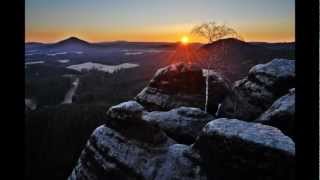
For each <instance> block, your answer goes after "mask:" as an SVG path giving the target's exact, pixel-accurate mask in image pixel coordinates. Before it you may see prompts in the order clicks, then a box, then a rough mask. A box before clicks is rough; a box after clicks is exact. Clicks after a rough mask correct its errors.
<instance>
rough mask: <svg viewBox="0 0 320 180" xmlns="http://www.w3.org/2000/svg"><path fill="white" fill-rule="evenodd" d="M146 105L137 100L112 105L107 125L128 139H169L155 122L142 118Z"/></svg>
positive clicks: (163, 140) (164, 140)
mask: <svg viewBox="0 0 320 180" xmlns="http://www.w3.org/2000/svg"><path fill="white" fill-rule="evenodd" d="M143 112H144V107H143V106H141V105H140V104H139V103H137V102H136V101H128V102H124V103H121V104H119V105H116V106H112V107H110V109H109V110H108V111H107V115H108V117H109V119H108V120H107V121H106V125H107V127H109V128H112V129H113V130H116V131H117V132H119V133H121V134H122V135H124V136H125V137H126V138H127V139H128V140H129V139H134V140H138V141H141V142H146V143H149V144H153V145H154V144H162V143H163V142H166V141H169V142H171V144H172V143H173V142H174V141H173V140H171V139H169V138H168V137H167V135H166V134H165V133H164V132H163V131H162V130H161V129H160V128H159V127H158V126H157V125H155V124H151V123H148V122H147V121H144V120H142V118H141V117H142V114H143Z"/></svg>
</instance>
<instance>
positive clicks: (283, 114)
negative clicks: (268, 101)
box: [255, 89, 295, 138]
mask: <svg viewBox="0 0 320 180" xmlns="http://www.w3.org/2000/svg"><path fill="white" fill-rule="evenodd" d="M294 121H295V89H291V90H290V92H289V93H288V94H286V95H285V96H282V97H280V98H279V99H278V100H276V101H275V102H274V103H273V104H272V106H271V107H270V108H269V109H268V110H267V111H265V112H264V113H263V114H262V115H261V116H260V117H259V118H258V119H257V120H255V122H258V123H262V124H266V125H270V126H273V127H277V128H278V129H280V130H281V131H282V132H283V133H285V134H286V135H288V136H290V137H292V138H293V137H294Z"/></svg>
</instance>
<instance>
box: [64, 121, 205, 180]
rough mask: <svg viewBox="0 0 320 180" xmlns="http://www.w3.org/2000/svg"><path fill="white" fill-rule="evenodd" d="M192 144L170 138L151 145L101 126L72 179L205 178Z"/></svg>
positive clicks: (188, 179) (162, 179)
mask: <svg viewBox="0 0 320 180" xmlns="http://www.w3.org/2000/svg"><path fill="white" fill-rule="evenodd" d="M193 153H194V151H192V150H191V148H190V147H189V146H186V145H182V144H172V143H170V142H168V141H166V142H164V143H162V144H158V145H150V144H148V143H145V142H143V141H136V140H129V139H128V137H126V136H124V135H123V134H121V133H119V132H117V131H115V130H112V129H110V128H108V127H106V126H100V127H98V128H97V129H96V130H95V131H94V132H93V134H92V136H91V137H90V139H89V141H88V143H87V145H86V147H85V148H84V150H83V151H82V153H81V155H80V158H79V160H78V164H77V165H76V167H75V168H74V169H73V171H72V173H71V175H70V176H69V180H76V179H77V180H80V179H81V180H82V179H83V180H84V179H86V180H98V179H112V180H113V179H114V180H116V179H123V180H133V179H150V180H151V179H152V180H173V179H176V180H178V179H181V180H193V179H195V180H200V179H201V180H206V176H205V174H204V173H203V171H201V166H200V163H199V161H197V159H196V158H193V157H197V156H199V155H196V154H195V155H193Z"/></svg>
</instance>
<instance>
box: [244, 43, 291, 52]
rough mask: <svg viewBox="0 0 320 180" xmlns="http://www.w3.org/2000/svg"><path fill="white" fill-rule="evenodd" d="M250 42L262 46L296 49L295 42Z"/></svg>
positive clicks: (276, 48) (277, 48) (275, 48)
mask: <svg viewBox="0 0 320 180" xmlns="http://www.w3.org/2000/svg"><path fill="white" fill-rule="evenodd" d="M250 44H253V45H257V46H262V47H266V48H270V49H274V50H285V49H287V50H294V48H295V42H279V43H267V42H250Z"/></svg>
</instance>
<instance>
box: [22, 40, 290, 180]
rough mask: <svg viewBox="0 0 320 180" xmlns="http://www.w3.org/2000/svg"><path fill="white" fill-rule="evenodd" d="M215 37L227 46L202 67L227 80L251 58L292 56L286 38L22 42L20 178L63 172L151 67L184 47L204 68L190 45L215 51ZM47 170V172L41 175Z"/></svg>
mask: <svg viewBox="0 0 320 180" xmlns="http://www.w3.org/2000/svg"><path fill="white" fill-rule="evenodd" d="M221 42H224V43H223V46H225V48H227V49H228V53H227V54H222V53H221V52H219V53H217V56H218V58H217V61H214V62H212V63H213V64H212V69H211V70H210V71H209V74H212V72H213V70H214V71H216V72H218V73H219V74H221V76H223V77H224V78H225V79H226V80H228V81H229V82H231V83H232V82H234V81H236V80H239V79H242V78H243V77H245V76H246V75H247V73H248V70H249V69H250V68H251V67H252V66H254V65H256V64H259V63H265V62H268V61H270V60H272V59H273V58H288V59H292V60H294V49H292V46H293V47H294V43H291V44H290V45H288V44H286V45H285V46H281V45H279V44H276V45H274V44H270V43H269V44H268V43H250V42H244V41H239V40H235V39H225V40H221V41H217V42H214V43H213V44H210V45H205V46H202V45H201V44H198V43H195V44H192V43H191V44H189V45H188V50H186V49H183V48H185V47H181V45H180V44H179V43H161V42H160V43H148V42H123V41H119V42H104V43H89V42H86V41H84V40H81V39H78V38H75V37H71V38H68V39H65V40H62V41H60V42H57V43H51V44H44V43H26V44H25V49H26V50H25V80H26V86H25V91H26V120H25V121H26V124H27V126H26V132H25V133H26V143H27V146H28V149H27V152H26V153H27V167H29V169H28V173H29V174H28V177H30V179H43V178H44V177H45V178H46V179H66V177H67V176H68V175H70V172H71V171H72V168H73V167H74V166H75V164H76V162H77V159H78V157H79V155H80V152H81V150H82V149H83V148H84V146H85V143H86V141H87V139H88V138H89V136H90V134H91V133H92V131H93V130H94V129H95V128H96V127H98V126H99V125H102V124H103V123H104V122H105V119H106V117H105V112H106V111H107V110H108V109H109V108H110V107H111V106H114V105H116V104H119V103H121V102H125V101H128V100H130V99H133V98H134V97H135V96H136V95H137V94H138V93H139V92H140V91H141V90H142V89H144V88H145V87H146V86H147V85H148V84H149V81H150V80H151V79H152V77H153V76H154V74H155V73H156V72H157V70H158V69H159V68H163V67H165V66H167V65H170V64H172V63H177V62H179V61H183V60H184V56H183V55H181V54H180V52H181V51H183V52H186V51H187V52H190V56H189V59H188V60H190V61H191V62H192V63H195V64H197V65H198V66H200V67H201V68H202V69H203V72H204V73H203V74H204V75H205V74H206V72H207V71H206V70H205V69H206V68H207V66H206V65H205V64H204V63H202V62H199V61H201V59H200V58H199V57H197V56H192V53H191V52H198V51H200V50H203V49H205V50H206V51H208V53H216V52H217V49H220V48H221V46H222V43H221ZM181 49H182V50H181ZM71 142H72V143H71ZM53 147H54V149H52V148H53ZM50 148H51V149H50ZM35 152H36V153H35ZM58 157H59V158H58ZM45 165H46V166H45ZM49 172H50V174H52V177H47V176H45V174H48V173H49ZM58 172H59V173H58Z"/></svg>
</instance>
